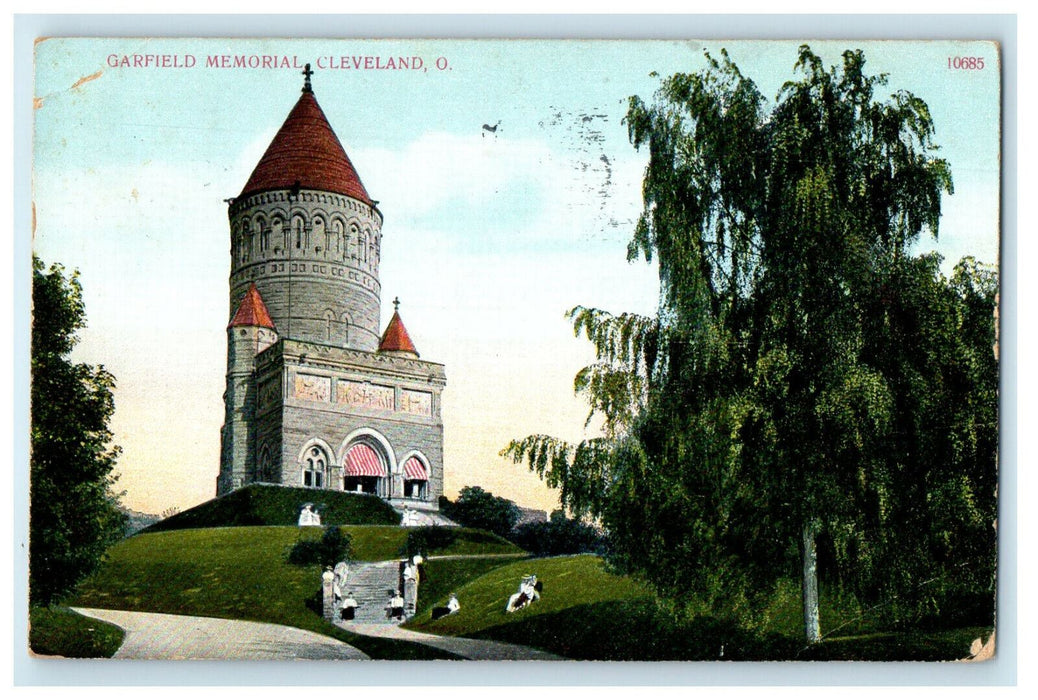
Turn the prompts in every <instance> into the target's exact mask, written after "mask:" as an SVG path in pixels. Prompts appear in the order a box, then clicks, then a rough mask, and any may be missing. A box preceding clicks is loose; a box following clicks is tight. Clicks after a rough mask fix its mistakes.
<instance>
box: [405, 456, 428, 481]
mask: <svg viewBox="0 0 1038 700" xmlns="http://www.w3.org/2000/svg"><path fill="white" fill-rule="evenodd" d="M404 474H405V475H406V477H407V478H408V479H412V480H414V481H427V480H428V479H429V477H428V476H426V474H425V465H423V464H422V463H421V462H420V461H419V460H418V458H417V457H411V458H410V459H408V460H407V461H406V462H404Z"/></svg>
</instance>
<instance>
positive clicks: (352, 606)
mask: <svg viewBox="0 0 1038 700" xmlns="http://www.w3.org/2000/svg"><path fill="white" fill-rule="evenodd" d="M356 614H357V600H356V598H354V597H353V591H350V592H349V593H347V594H346V597H345V598H343V599H342V609H341V611H340V616H341V618H342V619H343V620H352V619H353V618H354V617H355V616H356Z"/></svg>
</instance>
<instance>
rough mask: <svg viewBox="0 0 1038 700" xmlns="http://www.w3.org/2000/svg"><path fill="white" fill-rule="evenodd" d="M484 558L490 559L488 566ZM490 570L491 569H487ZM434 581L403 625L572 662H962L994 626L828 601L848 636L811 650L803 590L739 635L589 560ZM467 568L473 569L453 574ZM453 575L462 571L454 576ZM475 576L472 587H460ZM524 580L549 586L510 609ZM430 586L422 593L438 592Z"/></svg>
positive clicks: (833, 622)
mask: <svg viewBox="0 0 1038 700" xmlns="http://www.w3.org/2000/svg"><path fill="white" fill-rule="evenodd" d="M484 561H485V560H484ZM483 566H484V567H486V565H485V564H484V565H483ZM429 567H430V576H429V578H430V579H431V580H432V581H434V582H435V581H437V580H438V579H439V580H443V579H448V578H451V577H452V575H453V577H454V579H455V580H454V581H453V583H454V584H455V585H454V586H453V587H451V589H450V590H446V589H445V588H444V587H443V586H442V585H441V586H439V589H438V590H436V591H435V593H436V598H437V599H436V600H431V599H430V598H429V597H427V598H425V600H424V602H423V605H422V606H420V609H419V612H418V614H417V615H416V616H415V618H414V619H413V620H412V621H411V622H410V623H408V624H407V625H406V626H408V627H411V628H413V629H417V630H420V631H423V632H429V633H433V634H446V635H456V636H465V637H474V638H483V639H495V640H500V641H506V642H515V643H517V644H525V645H527V646H532V647H536V648H540V649H545V650H547V651H551V652H554V653H557V654H560V655H562V656H565V657H567V658H572V659H589V660H592V659H593V660H611V661H626V660H645V661H647V660H772V659H801V660H823V659H828V660H854V659H864V660H906V661H907V660H912V661H936V660H950V659H956V658H962V657H965V656H966V655H967V654H968V649H969V646H970V642H971V641H972V640H973V639H976V638H977V637H980V638H982V639H985V640H986V639H987V637H988V636H989V635H990V634H991V631H992V630H991V628H990V627H959V628H955V629H948V630H914V631H907V632H906V631H884V630H881V629H877V628H876V627H874V626H872V625H870V621H869V620H868V618H867V617H862V611H861V609H860V608H859V607H858V606H857V604H856V603H855V602H854V601H853V600H847V599H843V600H841V599H839V597H837V596H829V597H828V600H830V601H832V600H834V599H835V600H836V601H837V604H835V605H833V604H831V603H830V604H827V605H826V606H825V607H824V608H823V621H824V623H825V629H835V628H836V627H837V626H838V625H843V624H845V623H850V624H848V625H847V627H845V628H844V630H845V631H844V632H843V634H842V636H840V637H837V638H833V639H827V640H826V641H824V642H823V643H822V644H819V645H816V646H814V647H811V648H810V649H808V648H805V646H804V644H803V642H802V638H801V630H800V620H799V617H798V616H797V615H792V614H789V611H790V610H798V609H799V601H798V597H799V591H798V590H796V588H795V586H792V585H788V586H787V585H783V586H779V587H777V588H776V591H775V600H774V602H773V605H772V608H773V610H772V614H773V617H772V619H771V623H770V624H769V625H767V626H766V627H765V628H764V629H762V630H756V631H752V630H747V629H742V628H740V627H738V626H736V625H734V624H732V623H728V622H724V621H721V620H717V619H714V618H710V617H692V618H689V617H687V616H683V615H679V614H677V613H676V612H675V611H674V610H672V609H670V608H669V607H668V606H667V605H666V604H665V603H661V602H660V601H658V600H657V599H656V598H655V596H654V595H653V594H652V592H651V591H650V590H649V589H648V588H646V587H644V586H642V585H641V584H639V583H638V582H636V581H634V580H632V579H631V578H629V577H626V576H618V575H615V574H613V573H610V572H609V571H607V569H606V568H605V566H604V564H603V562H602V560H601V559H599V558H598V557H596V556H592V555H579V556H568V557H553V558H549V559H531V560H525V561H521V562H513V563H508V564H505V565H501V566H494V567H490V568H489V570H488V569H487V568H483V570H480V564H478V563H475V562H473V563H466V562H464V561H462V562H451V561H435V560H434V561H432V562H430V563H429ZM461 567H467V568H468V569H469V570H468V571H460V572H456V569H458V568H461ZM455 573H457V574H459V575H454V574H455ZM466 574H467V576H468V578H467V582H465V583H463V584H461V585H457V584H458V583H459V582H460V581H461V580H462V579H465V577H466ZM525 574H536V575H537V577H538V579H539V580H540V581H541V582H543V583H544V591H543V593H542V597H541V599H540V600H539V601H537V602H536V603H534V604H532V605H530V606H528V607H526V608H524V609H522V610H519V611H517V612H514V613H506V612H505V604H506V603H507V601H508V597H509V596H510V595H512V594H513V593H515V592H516V590H517V588H518V585H519V581H520V579H521V578H522V576H523V575H525ZM451 591H453V592H456V593H457V595H458V599H459V601H460V602H461V610H460V611H459V612H458V613H457V614H455V615H451V616H449V617H445V618H442V619H440V620H437V621H435V622H434V621H432V620H431V616H430V609H431V607H432V606H434V605H443V604H444V603H445V602H446V598H447V596H448V595H449V594H450V592H451ZM432 593H433V590H431V587H430V586H423V594H432Z"/></svg>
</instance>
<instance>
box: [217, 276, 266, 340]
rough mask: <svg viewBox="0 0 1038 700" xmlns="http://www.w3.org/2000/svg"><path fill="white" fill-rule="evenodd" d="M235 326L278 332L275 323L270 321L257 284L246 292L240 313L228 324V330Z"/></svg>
mask: <svg viewBox="0 0 1038 700" xmlns="http://www.w3.org/2000/svg"><path fill="white" fill-rule="evenodd" d="M235 326H260V327H262V328H269V329H271V330H273V331H276V330H277V328H275V327H274V322H273V321H271V320H270V312H269V311H267V305H266V304H264V303H263V297H261V296H260V293H259V290H258V289H256V283H255V282H253V283H252V284H250V285H249V291H247V292H245V296H244V297H243V298H242V300H241V303H240V304H238V312H237V313H236V314H234V318H232V319H231V322H230V323H229V324H227V327H228V328H233V327H235Z"/></svg>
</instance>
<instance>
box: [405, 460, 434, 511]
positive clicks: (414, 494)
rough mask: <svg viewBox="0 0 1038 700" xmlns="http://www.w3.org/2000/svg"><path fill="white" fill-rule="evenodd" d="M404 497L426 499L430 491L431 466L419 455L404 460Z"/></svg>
mask: <svg viewBox="0 0 1038 700" xmlns="http://www.w3.org/2000/svg"><path fill="white" fill-rule="evenodd" d="M403 472H404V498H414V499H417V500H421V501H424V500H425V499H426V498H427V496H428V493H429V468H428V467H427V466H426V464H425V462H424V461H423V460H422V459H420V458H419V457H418V456H417V455H412V456H411V457H408V458H407V459H406V460H405V461H404V469H403Z"/></svg>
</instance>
